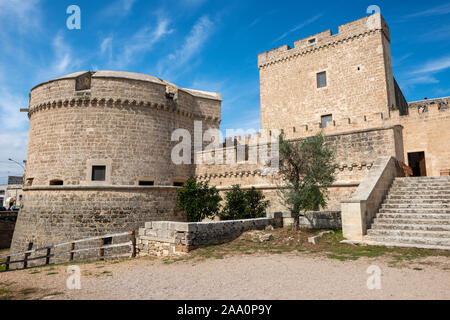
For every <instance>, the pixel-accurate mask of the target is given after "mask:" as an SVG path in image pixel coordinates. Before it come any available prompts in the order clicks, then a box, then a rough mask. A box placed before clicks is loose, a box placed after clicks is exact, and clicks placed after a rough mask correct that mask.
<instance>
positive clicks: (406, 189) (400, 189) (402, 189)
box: [390, 186, 450, 194]
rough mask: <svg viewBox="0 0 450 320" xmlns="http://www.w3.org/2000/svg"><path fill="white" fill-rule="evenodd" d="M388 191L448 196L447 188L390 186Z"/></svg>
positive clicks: (448, 189) (449, 189) (449, 191)
mask: <svg viewBox="0 0 450 320" xmlns="http://www.w3.org/2000/svg"><path fill="white" fill-rule="evenodd" d="M390 191H392V192H421V191H428V192H442V193H448V194H450V188H449V187H400V186H392V187H391V189H390Z"/></svg>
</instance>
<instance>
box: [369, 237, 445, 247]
mask: <svg viewBox="0 0 450 320" xmlns="http://www.w3.org/2000/svg"><path fill="white" fill-rule="evenodd" d="M420 240H422V239H418V240H417V241H414V240H412V239H411V238H408V239H406V240H403V239H402V238H389V237H385V238H382V239H380V238H372V237H365V238H364V241H363V243H365V244H367V245H369V246H383V247H401V248H421V249H433V250H450V244H447V245H446V244H445V243H444V244H442V241H439V240H437V241H433V240H432V239H427V240H426V241H424V243H422V242H420ZM411 241H412V242H411ZM419 242H420V243H419Z"/></svg>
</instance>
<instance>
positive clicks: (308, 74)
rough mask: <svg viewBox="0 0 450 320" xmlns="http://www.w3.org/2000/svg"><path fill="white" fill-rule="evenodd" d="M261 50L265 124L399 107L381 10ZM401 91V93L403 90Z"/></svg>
mask: <svg viewBox="0 0 450 320" xmlns="http://www.w3.org/2000/svg"><path fill="white" fill-rule="evenodd" d="M294 45H295V46H294V48H292V49H291V48H290V47H289V46H287V45H284V46H281V47H279V48H277V49H274V50H271V51H268V52H264V53H261V54H260V55H259V56H258V67H259V70H260V91H261V127H262V129H285V130H286V129H289V128H293V127H299V126H302V125H307V124H310V125H311V124H313V125H316V124H317V126H319V125H322V123H323V122H324V121H323V119H325V118H326V119H331V120H336V119H344V118H348V117H359V116H361V117H363V116H364V115H367V114H373V113H384V114H386V115H387V114H388V112H389V109H390V108H391V107H396V106H397V104H398V102H396V90H399V89H396V87H397V86H396V85H395V80H394V77H393V73H392V63H391V51H390V33H389V27H388V25H387V24H386V22H385V21H384V19H383V17H382V16H381V14H379V13H376V14H373V15H371V16H368V17H365V18H362V19H359V20H356V21H353V22H350V23H348V24H344V25H342V26H339V32H338V33H337V34H334V35H333V34H332V33H331V30H327V31H324V32H321V33H318V34H315V35H313V36H310V37H307V38H304V39H302V40H299V41H296V42H295V44H294ZM401 96H403V95H401Z"/></svg>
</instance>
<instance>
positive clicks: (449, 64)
mask: <svg viewBox="0 0 450 320" xmlns="http://www.w3.org/2000/svg"><path fill="white" fill-rule="evenodd" d="M448 68H450V56H447V57H441V58H438V59H435V60H431V61H428V62H427V63H425V64H424V65H423V66H422V67H420V68H419V69H417V70H415V71H413V72H411V74H421V73H433V72H439V71H442V70H445V69H448Z"/></svg>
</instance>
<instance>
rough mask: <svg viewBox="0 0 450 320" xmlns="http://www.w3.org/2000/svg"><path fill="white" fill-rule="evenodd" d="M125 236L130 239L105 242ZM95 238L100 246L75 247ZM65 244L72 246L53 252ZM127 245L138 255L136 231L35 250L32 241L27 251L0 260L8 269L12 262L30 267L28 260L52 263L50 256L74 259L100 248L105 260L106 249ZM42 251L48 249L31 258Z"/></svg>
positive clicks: (134, 255) (99, 252)
mask: <svg viewBox="0 0 450 320" xmlns="http://www.w3.org/2000/svg"><path fill="white" fill-rule="evenodd" d="M123 236H130V241H128V242H123V243H118V244H105V239H112V238H117V237H123ZM95 240H97V241H99V246H98V247H93V248H83V249H75V246H76V245H77V244H80V243H83V242H88V241H95ZM64 246H70V249H68V250H67V251H61V252H54V253H52V250H53V249H56V248H61V247H64ZM125 246H130V247H131V257H132V258H135V257H136V234H135V232H134V231H130V232H124V233H116V234H109V235H105V236H100V237H92V238H86V239H81V240H75V241H70V242H66V243H60V244H56V245H53V246H49V247H44V248H39V249H34V250H33V243H32V242H30V243H29V244H28V248H27V251H24V252H18V253H12V254H8V255H7V256H2V257H0V260H3V259H6V261H4V262H0V266H1V265H6V270H9V267H10V265H11V264H15V263H23V268H24V269H26V268H27V267H28V262H29V261H34V260H41V259H42V260H43V259H45V265H49V264H50V258H52V257H56V256H61V255H68V256H69V257H68V258H69V259H68V261H74V255H75V253H79V252H86V251H92V250H98V259H99V260H104V259H105V249H111V248H119V247H125ZM42 251H46V254H45V255H43V256H39V257H33V258H30V255H31V254H33V253H37V252H42ZM22 255H23V256H24V258H23V260H15V261H11V258H14V257H18V256H22Z"/></svg>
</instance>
